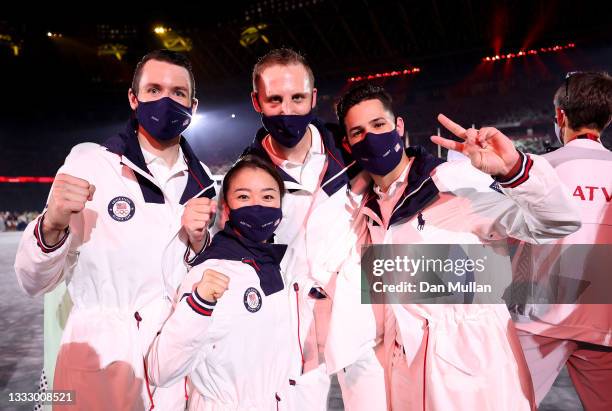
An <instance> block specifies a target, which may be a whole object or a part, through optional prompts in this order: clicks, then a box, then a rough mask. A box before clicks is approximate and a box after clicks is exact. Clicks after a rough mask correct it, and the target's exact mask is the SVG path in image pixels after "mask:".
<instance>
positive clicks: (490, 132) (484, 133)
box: [478, 127, 502, 141]
mask: <svg viewBox="0 0 612 411" xmlns="http://www.w3.org/2000/svg"><path fill="white" fill-rule="evenodd" d="M498 134H502V132H501V131H499V130H498V129H496V128H493V127H484V128H481V129H480V133H478V136H479V137H480V138H482V141H488V140H490V139H492V138H493V137H495V136H496V135H498Z"/></svg>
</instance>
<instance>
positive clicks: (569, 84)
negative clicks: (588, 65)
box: [554, 72, 612, 131]
mask: <svg viewBox="0 0 612 411" xmlns="http://www.w3.org/2000/svg"><path fill="white" fill-rule="evenodd" d="M554 104H555V107H558V108H560V109H562V110H563V111H564V112H565V115H566V116H567V120H568V122H569V127H570V128H571V129H572V130H580V129H581V128H583V127H586V128H591V129H595V130H599V131H602V130H603V129H604V128H606V126H608V124H609V123H610V120H611V119H612V77H610V75H608V74H607V73H604V72H576V73H571V74H568V75H567V77H566V79H565V82H564V83H563V84H562V85H561V86H560V87H559V89H558V90H557V92H556V93H555V98H554Z"/></svg>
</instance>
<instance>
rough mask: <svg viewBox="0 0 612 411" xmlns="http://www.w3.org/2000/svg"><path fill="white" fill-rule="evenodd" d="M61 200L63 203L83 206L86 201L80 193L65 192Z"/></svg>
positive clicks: (85, 197)
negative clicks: (75, 203)
mask: <svg viewBox="0 0 612 411" xmlns="http://www.w3.org/2000/svg"><path fill="white" fill-rule="evenodd" d="M61 199H62V200H64V201H74V202H77V203H81V204H85V202H86V201H87V196H84V195H83V194H81V193H71V192H70V191H65V192H64V193H62V197H61Z"/></svg>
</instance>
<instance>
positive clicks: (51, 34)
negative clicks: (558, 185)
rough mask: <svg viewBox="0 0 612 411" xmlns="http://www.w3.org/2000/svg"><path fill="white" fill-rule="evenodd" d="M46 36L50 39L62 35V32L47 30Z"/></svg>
mask: <svg viewBox="0 0 612 411" xmlns="http://www.w3.org/2000/svg"><path fill="white" fill-rule="evenodd" d="M47 37H49V38H51V39H55V38H60V37H63V35H62V33H53V32H52V31H48V32H47Z"/></svg>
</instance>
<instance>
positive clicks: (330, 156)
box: [243, 119, 354, 197]
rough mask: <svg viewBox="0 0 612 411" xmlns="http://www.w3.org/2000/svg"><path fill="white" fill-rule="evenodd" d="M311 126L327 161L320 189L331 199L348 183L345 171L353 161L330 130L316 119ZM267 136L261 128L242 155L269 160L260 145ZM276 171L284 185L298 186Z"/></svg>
mask: <svg viewBox="0 0 612 411" xmlns="http://www.w3.org/2000/svg"><path fill="white" fill-rule="evenodd" d="M311 124H312V125H314V126H315V127H316V128H317V130H319V133H320V134H321V140H322V142H323V147H324V150H325V157H326V159H327V168H326V170H325V174H324V176H323V180H322V181H321V188H322V189H323V191H325V193H326V194H327V195H328V196H330V197H331V196H332V195H333V194H334V193H336V192H337V191H338V190H340V189H341V188H343V187H345V186H346V185H347V184H348V183H349V175H348V173H347V171H348V169H349V168H351V167H352V166H353V165H354V161H352V160H351V159H350V158H349V157H348V153H346V152H344V151H343V150H342V148H341V145H340V143H339V142H338V140H339V139H338V138H336V136H334V134H333V133H332V131H331V130H330V128H328V127H326V125H325V124H323V123H321V122H320V121H319V120H317V119H315V120H313V121H312V123H311ZM267 135H268V131H267V130H266V129H265V128H263V127H262V128H260V129H259V131H258V132H257V134H256V136H255V139H254V140H253V142H252V143H251V145H250V146H249V147H247V149H246V150H245V151H244V153H243V155H245V154H256V155H259V156H261V157H264V158H266V159H268V160H270V156H269V155H268V153H267V152H266V150H265V149H264V147H263V145H262V141H263V139H264V138H265V137H266V136H267ZM276 169H277V171H278V173H279V174H280V176H281V177H282V178H283V181H285V182H286V183H292V184H291V185H294V184H299V183H298V182H297V181H295V179H294V178H292V177H291V176H290V175H289V174H287V173H286V172H285V171H284V170H283V169H282V168H281V167H279V166H276ZM289 191H290V192H291V191H293V190H291V189H290V190H289Z"/></svg>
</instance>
